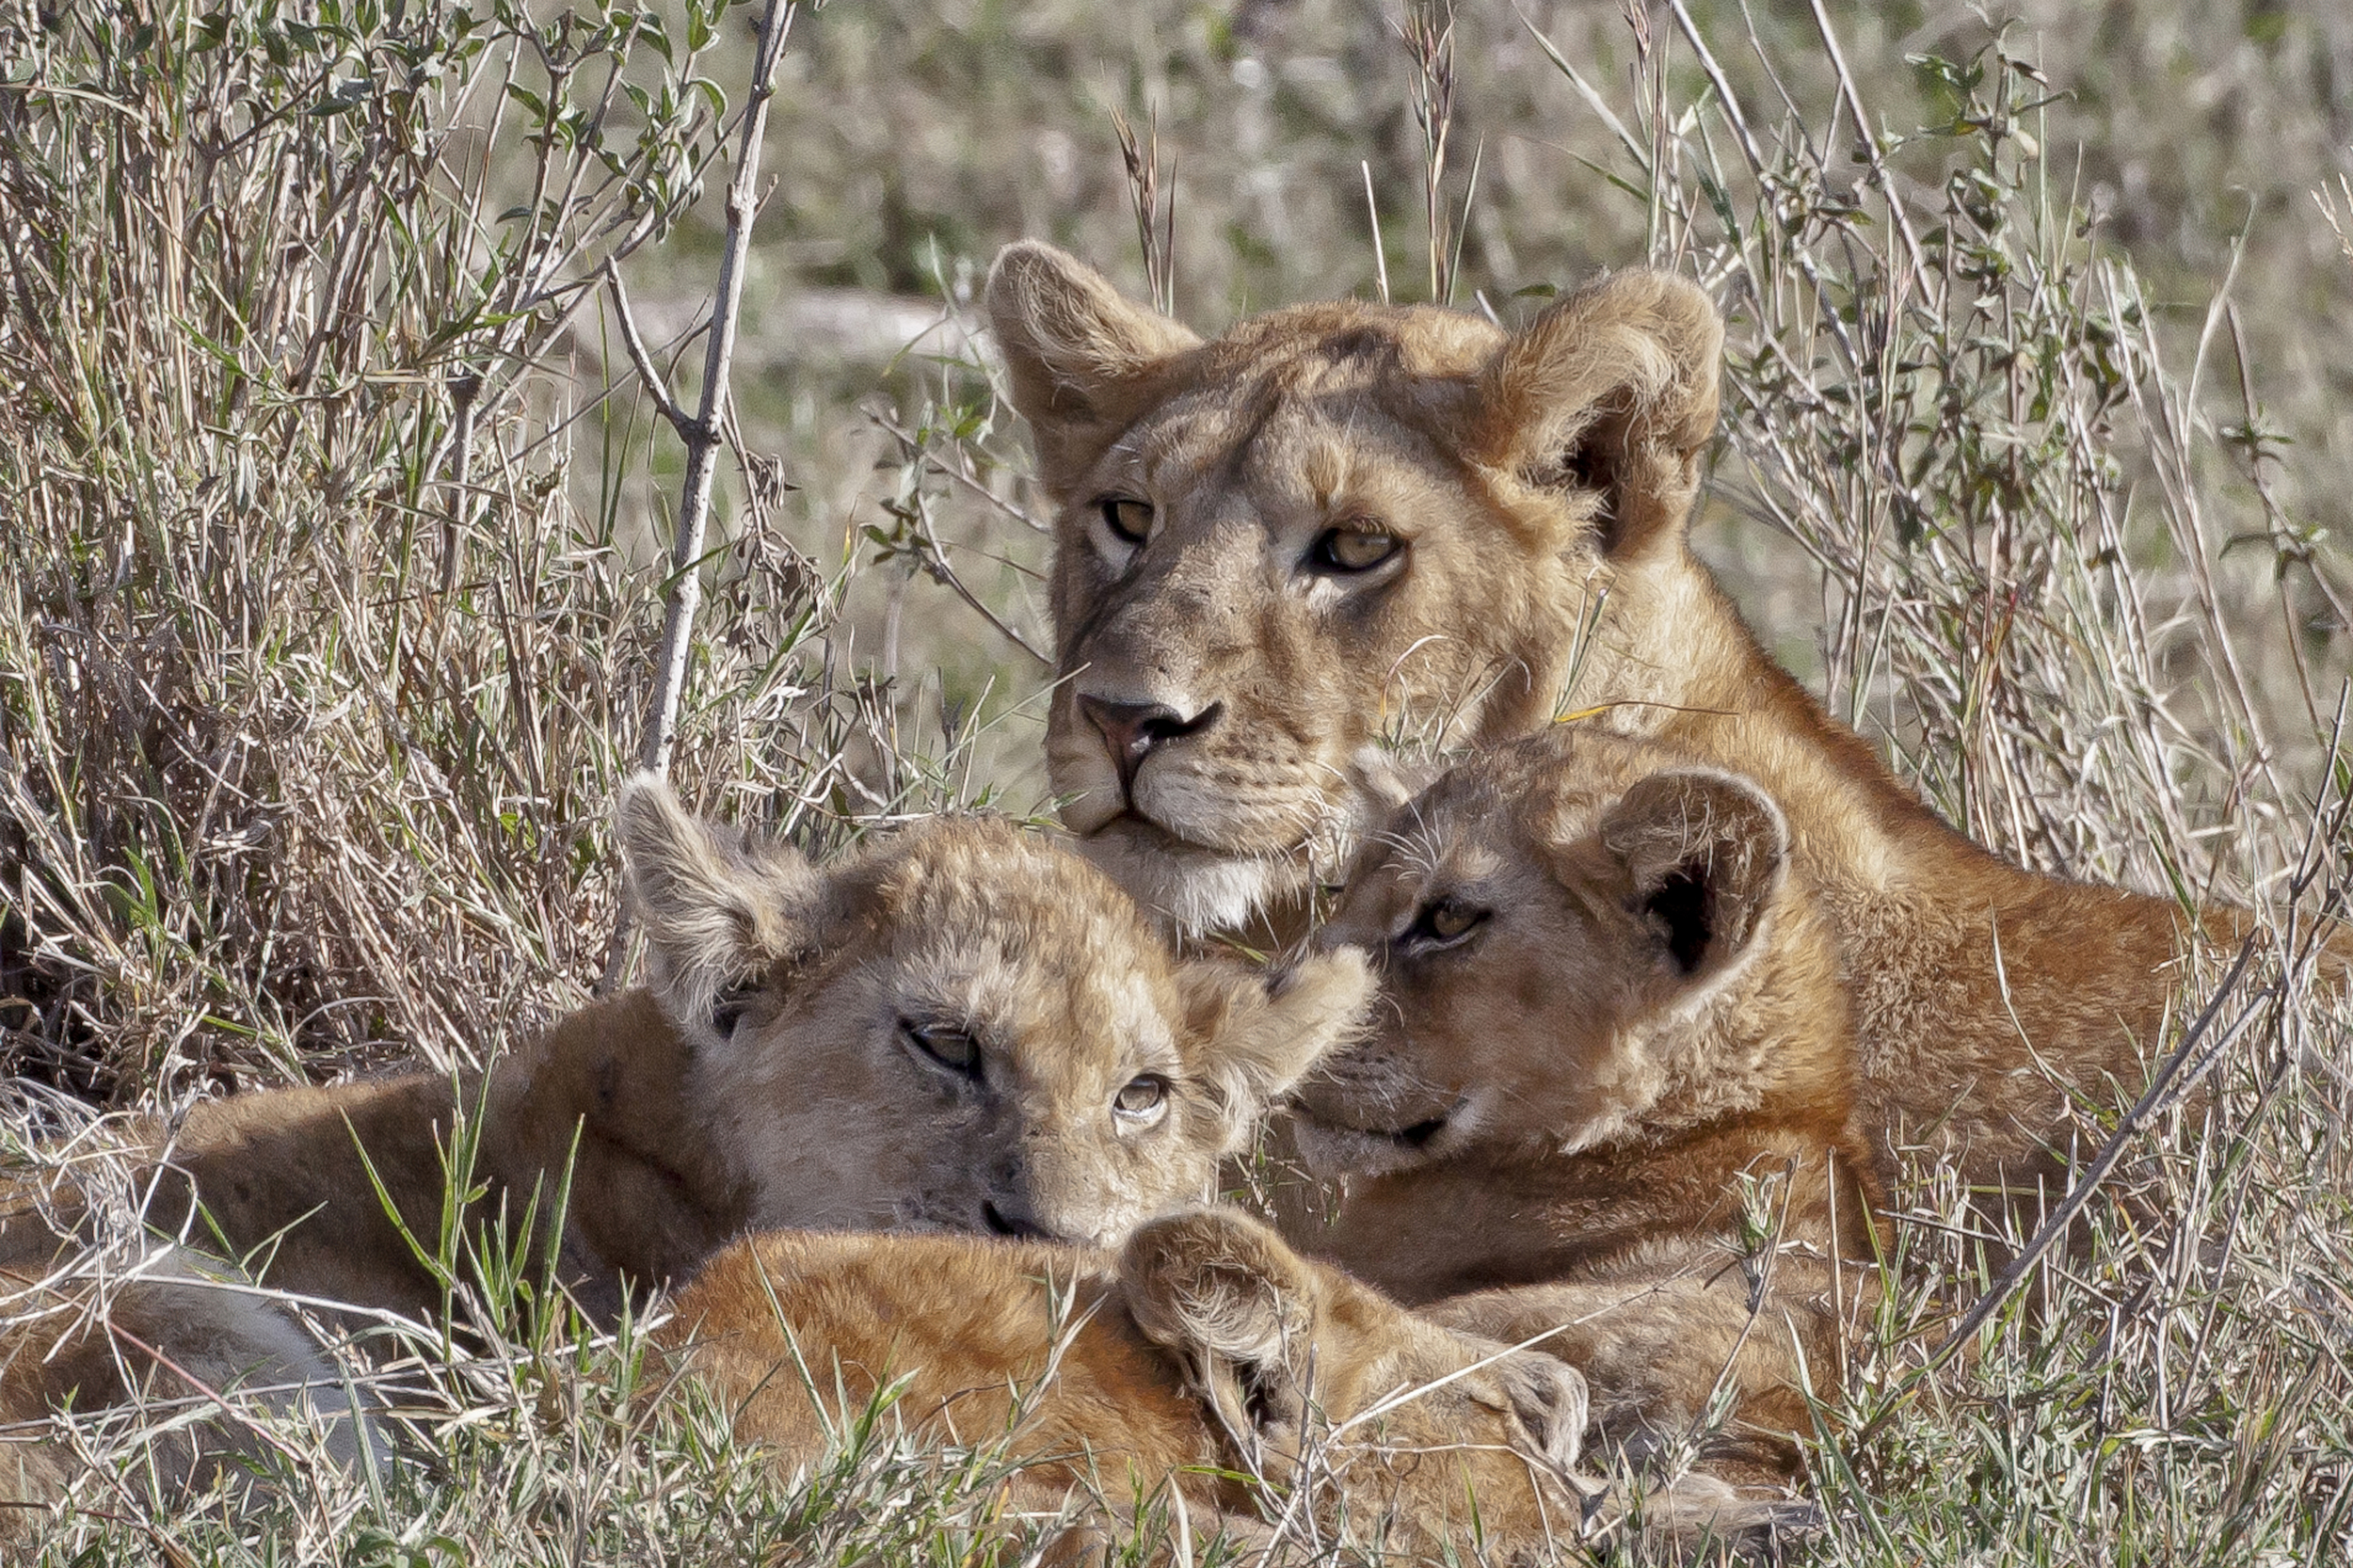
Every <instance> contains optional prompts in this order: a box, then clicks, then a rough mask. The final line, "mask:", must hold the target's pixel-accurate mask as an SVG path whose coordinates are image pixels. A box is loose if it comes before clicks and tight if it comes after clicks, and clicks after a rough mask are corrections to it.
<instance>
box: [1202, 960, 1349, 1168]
mask: <svg viewBox="0 0 2353 1568" xmlns="http://www.w3.org/2000/svg"><path fill="white" fill-rule="evenodd" d="M1177 978H1178V984H1181V985H1182V986H1183V987H1184V991H1185V1000H1186V1023H1187V1025H1188V1028H1189V1032H1191V1034H1192V1035H1193V1042H1192V1046H1191V1052H1190V1060H1191V1064H1192V1066H1193V1070H1194V1071H1195V1072H1196V1073H1198V1074H1199V1075H1200V1076H1201V1077H1202V1078H1203V1079H1204V1080H1206V1081H1207V1082H1208V1083H1209V1086H1210V1088H1211V1089H1212V1090H1213V1091H1214V1092H1215V1093H1216V1095H1217V1097H1218V1101H1219V1114H1220V1117H1221V1119H1222V1120H1223V1121H1224V1123H1225V1144H1224V1146H1223V1148H1222V1149H1221V1151H1220V1152H1221V1153H1225V1154H1232V1153H1234V1152H1236V1151H1238V1150H1240V1149H1241V1148H1243V1147H1244V1146H1246V1145H1247V1144H1249V1142H1250V1136H1251V1133H1252V1131H1253V1130H1254V1129H1255V1128H1256V1127H1257V1121H1258V1118H1259V1117H1260V1116H1261V1115H1262V1114H1264V1113H1265V1112H1266V1109H1267V1107H1268V1106H1270V1105H1272V1104H1273V1102H1274V1101H1275V1099H1276V1098H1278V1097H1279V1096H1282V1095H1284V1094H1287V1093H1289V1090H1290V1089H1291V1087H1292V1086H1293V1085H1294V1084H1296V1083H1297V1082H1298V1081H1299V1080H1301V1079H1303V1078H1305V1077H1306V1076H1307V1072H1308V1069H1310V1068H1312V1067H1313V1066H1314V1065H1315V1064H1317V1063H1318V1062H1319V1061H1321V1060H1322V1058H1323V1056H1324V1054H1325V1053H1326V1052H1328V1051H1330V1050H1333V1049H1335V1048H1337V1047H1338V1046H1339V1045H1340V1044H1341V1042H1343V1041H1344V1040H1346V1039H1347V1038H1348V1037H1349V1035H1350V1034H1351V1033H1353V1032H1354V1030H1355V1028H1356V1025H1357V1022H1358V1020H1359V1019H1360V1018H1361V1017H1362V1016H1363V1015H1364V1011H1365V1007H1366V1005H1367V1004H1368V1003H1369V1002H1370V1001H1371V1000H1372V993H1373V978H1372V970H1371V968H1370V967H1369V965H1368V964H1367V963H1366V962H1365V955H1364V954H1363V953H1361V952H1358V951H1356V950H1355V949H1354V948H1337V949H1335V950H1333V951H1332V952H1321V953H1314V954H1310V955H1308V956H1306V957H1304V958H1301V959H1298V960H1297V961H1295V962H1293V963H1292V964H1290V965H1289V966H1287V967H1286V968H1281V969H1277V970H1275V971H1274V972H1273V973H1272V974H1268V973H1266V972H1264V971H1260V970H1254V969H1246V968H1242V967H1241V966H1240V965H1237V964H1231V963H1227V962H1225V961H1224V960H1220V959H1197V960H1194V961H1193V962H1191V963H1188V964H1187V965H1186V966H1185V967H1184V968H1183V969H1182V970H1181V971H1180V972H1179V974H1178V977H1177Z"/></svg>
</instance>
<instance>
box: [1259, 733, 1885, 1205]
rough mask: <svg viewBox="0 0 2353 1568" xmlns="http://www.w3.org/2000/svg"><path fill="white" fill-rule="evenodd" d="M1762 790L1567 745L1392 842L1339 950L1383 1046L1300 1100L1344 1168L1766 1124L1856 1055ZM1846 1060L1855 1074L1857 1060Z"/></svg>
mask: <svg viewBox="0 0 2353 1568" xmlns="http://www.w3.org/2000/svg"><path fill="white" fill-rule="evenodd" d="M1788 856H1789V836H1788V829H1787V827H1786V826H1785V824H1784V822H1783V819H1782V814H1781V811H1780V809H1779V808H1777V807H1776V806H1775V805H1774V804H1773V802H1772V801H1771V800H1770V799H1769V798H1768V797H1767V796H1766V795H1765V793H1764V792H1762V791H1760V790H1759V789H1757V787H1756V786H1755V785H1753V784H1752V783H1750V782H1749V781H1748V780H1747V779H1745V778H1740V777H1737V776H1734V775H1731V774H1728V773H1723V772H1721V771H1718V770H1716V769H1712V768H1698V767H1691V766H1689V765H1684V764H1682V763H1680V762H1678V761H1677V760H1674V759H1673V758H1672V757H1671V756H1666V755H1662V754H1661V753H1660V752H1659V751H1658V750H1657V749H1656V748H1654V747H1652V746H1650V745H1647V744H1642V743H1639V742H1630V741H1624V740H1618V739H1613V738H1611V737H1609V736H1606V735H1595V734H1580V733H1578V732H1577V731H1576V730H1574V729H1571V728H1566V727H1556V728H1554V729H1553V730H1552V731H1550V732H1549V733H1546V734H1543V735H1538V736H1533V737H1530V738H1529V739H1527V740H1523V741H1519V742H1516V743H1514V744H1512V745H1509V746H1504V747H1500V748H1497V749H1496V750H1494V751H1490V752H1485V753H1481V754H1479V755H1476V756H1474V757H1473V758H1471V759H1470V760H1467V761H1465V762H1464V763H1462V764H1460V765H1458V766H1457V767H1455V768H1454V769H1453V770H1452V771H1450V772H1449V773H1448V774H1446V775H1445V776H1442V777H1441V778H1440V779H1439V780H1438V781H1437V782H1436V783H1435V784H1433V785H1432V786H1431V788H1430V789H1429V790H1428V791H1427V792H1424V793H1423V794H1422V795H1421V796H1420V797H1419V798H1418V799H1417V800H1415V801H1414V802H1413V803H1412V804H1411V805H1409V806H1407V807H1405V808H1402V809H1401V810H1400V811H1399V812H1398V813H1397V814H1396V815H1395V816H1394V817H1393V818H1392V819H1391V820H1390V822H1389V824H1388V825H1387V826H1386V828H1385V830H1383V831H1382V832H1380V833H1379V834H1377V835H1374V836H1373V837H1371V838H1370V839H1369V840H1368V841H1367V843H1366V844H1365V846H1364V848H1363V850H1362V851H1361V852H1360V854H1359V856H1358V858H1357V860H1356V862H1355V865H1354V867H1353V870H1352V871H1351V873H1350V875H1349V879H1348V884H1347V888H1346V890H1345V891H1344V892H1343V893H1342V894H1341V897H1340V902H1339V906H1338V908H1337V912H1336V914H1335V916H1334V918H1333V920H1331V921H1330V922H1329V923H1328V924H1327V925H1326V926H1325V927H1324V928H1323V930H1322V931H1321V933H1320V934H1319V936H1318V941H1319V942H1320V943H1321V944H1323V945H1325V946H1327V947H1337V946H1340V945H1353V946H1355V947H1359V948H1362V949H1363V950H1364V951H1365V952H1368V953H1370V954H1371V955H1372V957H1373V962H1374V964H1375V966H1376V967H1377V968H1378V969H1379V971H1380V975H1381V982H1382V996H1381V1001H1380V1004H1379V1005H1378V1006H1377V1007H1376V1008H1375V1009H1374V1010H1373V1012H1372V1015H1371V1023H1370V1027H1369V1033H1368V1034H1367V1036H1366V1037H1365V1038H1363V1039H1362V1040H1360V1041H1359V1042H1358V1043H1357V1044H1355V1045H1354V1046H1353V1047H1351V1048H1347V1049H1344V1050H1342V1051H1340V1052H1337V1053H1336V1054H1335V1055H1334V1056H1333V1057H1332V1058H1331V1059H1330V1060H1328V1061H1327V1062H1326V1063H1325V1064H1324V1066H1323V1067H1322V1068H1321V1069H1320V1070H1319V1071H1318V1072H1317V1073H1316V1074H1315V1075H1314V1076H1313V1077H1312V1078H1311V1079H1310V1080H1309V1082H1308V1083H1307V1084H1306V1086H1305V1088H1304V1089H1303V1090H1302V1092H1301V1094H1300V1095H1299V1096H1297V1099H1298V1104H1299V1108H1300V1112H1301V1115H1302V1125H1301V1128H1300V1141H1301V1146H1302V1148H1303V1151H1304V1152H1305V1154H1306V1156H1307V1157H1308V1159H1309V1160H1311V1161H1312V1162H1314V1163H1315V1164H1317V1165H1318V1166H1320V1167H1323V1168H1326V1169H1328V1170H1331V1171H1335V1172H1338V1171H1352V1172H1357V1173H1361V1174H1365V1175H1377V1174H1382V1173H1385V1172H1391V1171H1398V1170H1403V1169H1410V1168H1412V1167H1414V1166H1416V1165H1419V1164H1422V1163H1426V1162H1428V1161H1431V1160H1443V1159H1447V1158H1449V1157H1451V1156H1453V1155H1457V1154H1463V1153H1468V1152H1472V1151H1481V1150H1486V1151H1494V1150H1503V1151H1512V1150H1525V1151H1530V1152H1533V1151H1537V1150H1550V1151H1554V1152H1559V1153H1574V1152H1576V1151H1577V1150H1578V1149H1580V1148H1586V1147H1590V1146H1592V1145H1593V1144H1599V1143H1603V1142H1606V1141H1609V1140H1611V1139H1614V1138H1616V1137H1619V1136H1622V1135H1625V1134H1626V1133H1629V1132H1640V1131H1643V1130H1645V1129H1663V1128H1669V1127H1673V1126H1677V1125H1689V1124H1691V1123H1695V1122H1697V1121H1699V1120H1701V1119H1704V1118H1706V1117H1710V1116H1715V1115H1721V1114H1722V1113H1725V1112H1730V1111H1735V1110H1737V1109H1741V1108H1742V1107H1743V1106H1744V1105H1746V1104H1753V1103H1755V1101H1756V1100H1757V1098H1758V1097H1759V1096H1760V1095H1761V1094H1762V1092H1763V1090H1764V1088H1765V1087H1766V1085H1767V1083H1768V1082H1769V1080H1770V1078H1771V1076H1772V1075H1773V1074H1775V1073H1777V1072H1787V1071H1792V1070H1796V1068H1797V1064H1796V1063H1795V1061H1794V1060H1793V1059H1791V1058H1790V1057H1789V1056H1788V1055H1787V1054H1786V1052H1787V1051H1788V1050H1789V1049H1797V1048H1802V1049H1806V1050H1821V1049H1828V1048H1827V1047H1822V1046H1819V1045H1816V1044H1801V1045H1799V1046H1795V1047H1793V1046H1791V1045H1790V1044H1789V1042H1791V1041H1798V1042H1801V1043H1802V1042H1818V1041H1822V1040H1831V1041H1839V1040H1843V1039H1844V1038H1845V1036H1844V1034H1843V1032H1842V1031H1843V1026H1844V1018H1845V1015H1844V1006H1845V1002H1844V998H1843V993H1842V992H1841V991H1840V989H1839V987H1838V984H1837V981H1836V969H1835V960H1834V950H1833V947H1832V945H1831V941H1830V938H1829V936H1827V928H1826V927H1824V926H1823V925H1822V924H1821V922H1820V920H1818V918H1817V916H1816V915H1815V914H1814V912H1813V910H1812V909H1811V907H1810V905H1808V904H1806V903H1805V902H1804V899H1803V894H1802V889H1801V888H1798V887H1797V886H1795V885H1794V884H1793V883H1791V881H1790V879H1789V878H1788V876H1787V872H1786V867H1787V861H1788ZM1831 1059H1832V1060H1833V1061H1835V1060H1842V1058H1837V1057H1836V1056H1835V1055H1834V1053H1833V1057H1832V1058H1831Z"/></svg>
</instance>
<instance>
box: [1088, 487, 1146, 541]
mask: <svg viewBox="0 0 2353 1568" xmlns="http://www.w3.org/2000/svg"><path fill="white" fill-rule="evenodd" d="M1096 506H1097V507H1099V508H1100V509H1101V510H1102V513H1103V526H1104V527H1106V528H1108V529H1110V530H1111V531H1112V537H1114V538H1119V539H1125V540H1126V541H1127V542H1128V543H1129V544H1142V543H1144V540H1146V539H1148V538H1150V537H1151V536H1152V504H1151V503H1150V502H1148V501H1138V500H1136V499H1135V498H1134V497H1133V496H1126V495H1107V496H1105V497H1104V498H1103V499H1102V500H1100V501H1098V502H1096Z"/></svg>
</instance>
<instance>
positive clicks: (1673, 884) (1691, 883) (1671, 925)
mask: <svg viewBox="0 0 2353 1568" xmlns="http://www.w3.org/2000/svg"><path fill="white" fill-rule="evenodd" d="M1710 903H1711V901H1710V900H1709V898H1708V896H1707V868H1706V867H1705V866H1701V865H1685V866H1678V867H1676V868H1675V869H1674V870H1673V871H1672V872H1668V873H1667V875H1666V878H1665V880H1664V881H1662V882H1660V883H1659V885H1658V886H1657V888H1653V889H1652V891H1651V895H1650V897H1648V898H1646V899H1644V900H1643V901H1642V913H1644V914H1645V915H1648V916H1649V917H1650V918H1651V920H1653V921H1655V922H1657V924H1658V925H1659V926H1660V927H1662V928H1663V929H1664V931H1665V935H1666V939H1667V952H1668V953H1669V954H1670V955H1671V956H1672V957H1673V959H1674V961H1675V967H1676V968H1679V969H1681V970H1682V971H1683V972H1684V973H1685V974H1687V975H1688V974H1691V973H1694V972H1696V971H1697V970H1698V968H1699V967H1700V960H1702V959H1704V958H1705V957H1706V956H1707V949H1708V944H1709V943H1710V942H1711V941H1713V940H1714V938H1715V929H1714V927H1715V919H1714V917H1715V911H1714V910H1713V909H1712V908H1710V907H1709V905H1710Z"/></svg>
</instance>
